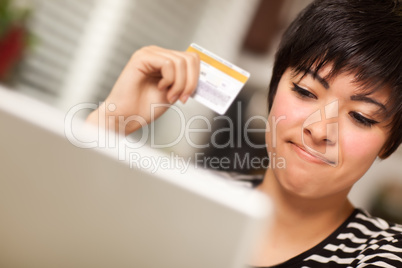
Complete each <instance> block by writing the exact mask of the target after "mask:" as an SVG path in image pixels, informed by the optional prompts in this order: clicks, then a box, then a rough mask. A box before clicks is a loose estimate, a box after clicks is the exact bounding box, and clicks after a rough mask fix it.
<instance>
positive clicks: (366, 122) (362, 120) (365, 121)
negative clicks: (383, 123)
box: [349, 112, 378, 127]
mask: <svg viewBox="0 0 402 268" xmlns="http://www.w3.org/2000/svg"><path fill="white" fill-rule="evenodd" d="M349 115H350V116H351V117H352V118H353V120H354V121H355V122H356V123H357V124H359V125H362V126H365V127H372V126H373V125H375V124H377V123H378V122H377V121H375V120H372V119H369V118H367V117H365V116H363V115H361V114H360V113H357V112H350V113H349Z"/></svg>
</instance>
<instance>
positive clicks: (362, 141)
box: [341, 131, 384, 159]
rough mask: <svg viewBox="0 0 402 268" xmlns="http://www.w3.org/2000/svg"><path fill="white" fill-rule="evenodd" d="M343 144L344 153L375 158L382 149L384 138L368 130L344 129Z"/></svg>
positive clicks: (353, 156)
mask: <svg viewBox="0 0 402 268" xmlns="http://www.w3.org/2000/svg"><path fill="white" fill-rule="evenodd" d="M343 132H344V135H343V139H342V141H341V146H342V148H343V151H344V152H343V155H344V156H345V155H346V156H349V157H352V158H355V159H356V158H357V159H362V158H367V159H368V158H370V159H374V158H375V157H376V156H377V155H378V153H379V152H380V150H381V147H382V144H383V142H384V141H383V139H382V138H381V137H379V136H377V135H374V134H373V133H370V132H366V131H354V132H352V131H343Z"/></svg>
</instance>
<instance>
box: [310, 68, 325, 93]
mask: <svg viewBox="0 0 402 268" xmlns="http://www.w3.org/2000/svg"><path fill="white" fill-rule="evenodd" d="M306 74H309V75H311V76H312V77H313V78H314V79H315V80H317V81H318V82H320V84H321V85H322V86H323V87H324V88H325V89H329V84H328V82H327V80H325V79H324V78H322V77H321V76H320V75H319V74H317V73H316V72H313V71H312V70H310V69H309V70H307V71H306Z"/></svg>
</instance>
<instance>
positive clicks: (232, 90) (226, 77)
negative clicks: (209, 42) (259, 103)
mask: <svg viewBox="0 0 402 268" xmlns="http://www.w3.org/2000/svg"><path fill="white" fill-rule="evenodd" d="M187 51H189V52H196V53H197V54H198V55H199V56H200V59H201V69H200V78H199V80H198V85H197V89H196V91H195V92H194V94H193V95H192V97H193V99H195V100H197V101H198V102H200V103H202V104H203V105H205V106H207V107H208V108H210V109H212V110H214V111H215V112H217V113H218V114H221V115H222V114H224V113H225V112H226V111H227V109H228V108H229V106H230V105H231V104H232V102H233V101H234V99H235V98H236V96H237V94H239V92H240V90H241V89H242V88H243V86H244V84H245V83H246V82H247V80H248V78H249V77H250V74H249V73H248V72H246V71H245V70H243V69H241V68H240V67H237V66H236V65H234V64H232V63H230V62H228V61H226V60H224V59H222V58H221V57H219V56H217V55H215V54H213V53H212V52H210V51H208V50H206V49H205V48H202V47H200V46H199V45H197V44H194V43H192V44H191V45H190V46H189V47H188V49H187Z"/></svg>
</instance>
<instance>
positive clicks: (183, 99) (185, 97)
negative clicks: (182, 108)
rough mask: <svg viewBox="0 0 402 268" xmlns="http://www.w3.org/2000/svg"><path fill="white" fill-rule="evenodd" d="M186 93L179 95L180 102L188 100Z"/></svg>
mask: <svg viewBox="0 0 402 268" xmlns="http://www.w3.org/2000/svg"><path fill="white" fill-rule="evenodd" d="M188 97H189V96H188V95H187V94H186V95H183V96H181V98H180V101H181V102H182V103H186V102H187V100H188Z"/></svg>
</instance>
